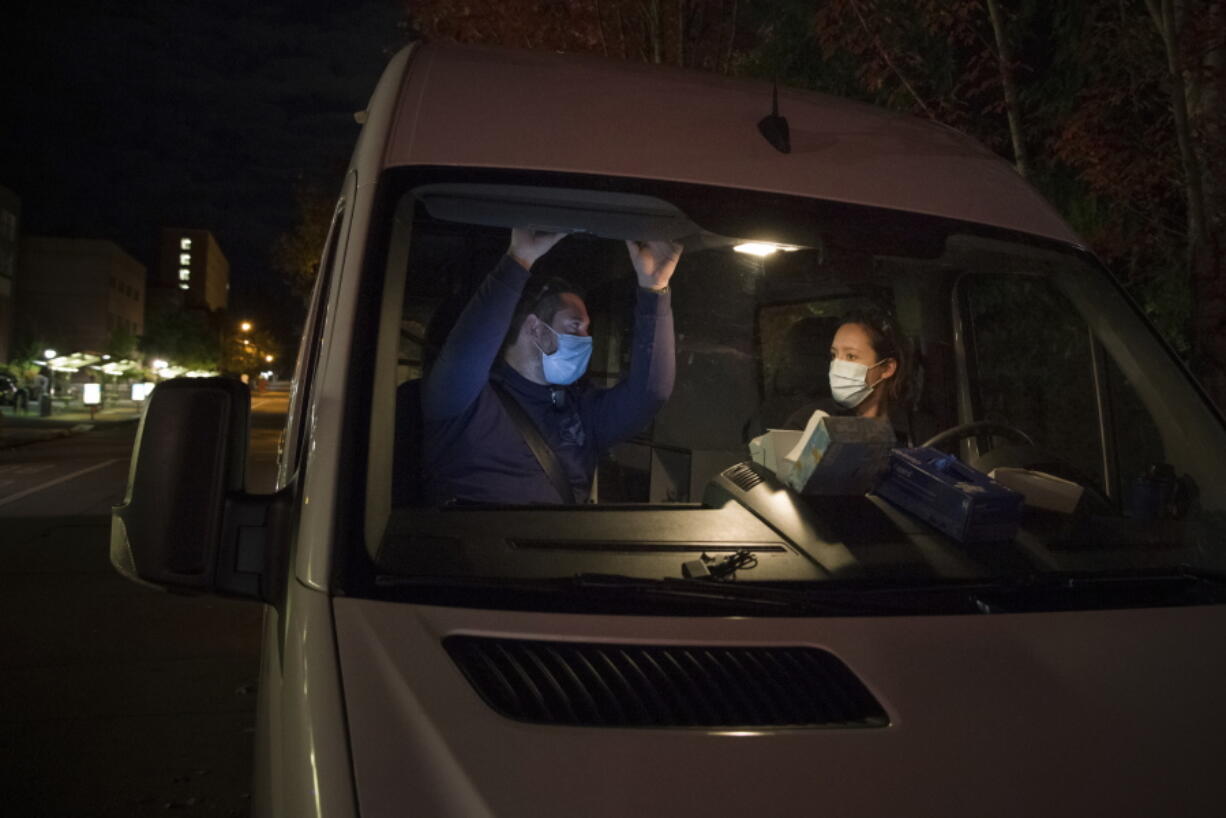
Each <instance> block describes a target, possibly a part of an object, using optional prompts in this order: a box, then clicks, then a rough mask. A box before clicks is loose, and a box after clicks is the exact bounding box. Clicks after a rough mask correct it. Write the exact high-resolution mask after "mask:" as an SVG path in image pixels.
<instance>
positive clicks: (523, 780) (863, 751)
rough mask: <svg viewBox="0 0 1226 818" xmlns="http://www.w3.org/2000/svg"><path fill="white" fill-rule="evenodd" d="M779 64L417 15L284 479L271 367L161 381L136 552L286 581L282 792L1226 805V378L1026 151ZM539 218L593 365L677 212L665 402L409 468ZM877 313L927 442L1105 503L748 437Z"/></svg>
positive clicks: (976, 463) (1181, 809) (791, 803)
mask: <svg viewBox="0 0 1226 818" xmlns="http://www.w3.org/2000/svg"><path fill="white" fill-rule="evenodd" d="M772 90H773V89H772V87H771V85H770V84H768V83H760V82H749V81H740V80H731V79H725V78H722V77H715V76H711V75H707V74H702V73H696V72H691V71H682V70H673V69H666V68H659V67H646V66H638V65H629V64H622V63H616V62H610V61H606V60H601V59H596V58H589V57H580V56H568V55H557V54H541V53H525V52H517V51H503V50H497V49H487V48H472V47H461V46H456V45H448V44H441V43H438V44H430V45H420V44H419V45H415V46H413V47H411V48H409V49H407V50H405V51H403V52H401V53H400V54H398V55H397V56H396V57H395V58H394V59H393V60H392V61H391V63H390V65H389V66H388V68H387V70H386V72H385V74H384V75H383V78H382V79H381V81H380V82H379V84H378V86H377V88H376V89H375V92H374V95H373V97H372V99H371V101H370V104H369V107H368V108H367V110H366V111H365V112H364V115H363V117H362V119H363V120H364V125H363V127H362V130H361V134H360V136H359V138H358V141H357V146H356V149H355V152H354V156H353V161H352V163H351V165H350V167H349V170H348V173H347V175H346V177H345V180H344V184H343V187H342V190H341V193H340V197H339V199H338V202H337V206H336V210H335V216H334V218H333V221H332V225H331V228H330V230H329V234H328V238H327V244H326V249H325V252H324V257H323V260H322V263H321V266H320V273H319V278H318V281H317V282H316V286H315V293H314V296H313V299H312V301H311V306H310V311H309V315H308V319H307V323H306V331H305V334H304V337H303V340H302V345H301V348H300V353H299V358H298V363H297V369H296V372H295V375H294V381H293V387H292V392H291V401H290V409H289V419H288V425H287V428H286V431H285V437H284V446H283V451H282V453H281V459H280V465H279V468H280V472H279V489H278V490H277V492H276V493H275V494H272V495H254V494H249V493H246V492H245V491H244V486H243V474H244V457H245V446H246V440H247V435H248V412H249V393H248V390H247V388H246V387H245V386H243V385H241V384H238V383H236V382H232V381H222V380H216V381H208V380H202V381H169V382H166V383H163V384H161V385H159V386H158V387H157V389H156V390H155V391H154V393H153V396H152V399H151V403H150V405H149V407H148V410H147V414H146V415H145V417H144V419H143V421H142V425H141V431H140V435H139V438H138V441H137V445H136V450H135V453H134V458H135V461H134V467H133V470H132V475H131V478H130V484H129V486H128V491H127V496H126V498H125V501H124V504H123V505H122V506H120V507H119V508H118V509H117V510H116V514H115V520H114V526H113V533H112V560H113V562H114V563H115V565H116V566H117V567H118V568H119V570H121V571H122V572H124V573H125V574H126V575H128V576H130V577H132V578H133V579H137V580H139V581H142V582H146V583H151V584H154V585H157V586H159V587H166V588H172V589H178V590H185V591H195V592H204V593H215V594H225V595H230V596H239V597H244V598H248V599H251V600H252V601H253V602H255V603H258V604H263V605H264V606H265V611H266V616H265V630H264V654H263V661H262V666H261V679H260V690H259V716H258V729H257V733H256V740H255V759H256V772H255V776H256V780H255V784H254V790H253V793H254V795H253V813H254V814H255V815H260V816H266V815H276V816H303V815H327V816H357V815H361V816H363V817H364V818H370V817H371V816H401V815H407V814H413V815H428V816H435V817H436V818H438V817H440V816H532V818H541V816H589V817H590V816H626V815H661V816H665V815H666V816H714V815H727V816H735V815H746V814H756V815H770V816H774V815H792V814H808V813H820V814H829V815H837V816H842V817H843V818H847V817H848V816H896V815H914V814H919V815H940V816H983V815H991V816H997V817H999V816H1034V815H1048V816H1050V815H1070V816H1071V815H1079V816H1080V815H1111V816H1154V815H1180V816H1198V815H1199V816H1210V815H1219V814H1221V810H1222V804H1223V803H1226V779H1224V778H1223V776H1222V775H1221V774H1220V769H1219V768H1220V766H1221V762H1222V759H1223V758H1226V704H1224V703H1223V697H1222V689H1223V687H1224V686H1226V651H1223V650H1222V634H1223V633H1226V605H1224V604H1223V602H1224V600H1226V523H1224V521H1226V457H1223V453H1224V452H1226V427H1224V426H1223V420H1222V417H1221V416H1220V415H1219V414H1217V412H1216V411H1215V409H1214V408H1213V407H1212V406H1211V404H1210V403H1209V402H1208V401H1207V400H1206V398H1205V396H1204V394H1203V393H1202V392H1201V390H1200V389H1199V387H1198V386H1197V385H1196V383H1195V382H1194V381H1193V380H1192V379H1191V378H1190V377H1189V375H1188V374H1187V372H1186V371H1185V369H1184V367H1183V366H1182V365H1181V364H1180V363H1179V361H1178V360H1177V359H1176V358H1175V356H1174V355H1173V354H1172V353H1171V351H1170V350H1169V349H1168V348H1167V347H1166V346H1165V345H1164V344H1163V342H1162V341H1161V340H1160V339H1159V338H1158V336H1157V335H1156V334H1155V332H1154V331H1153V329H1152V328H1151V327H1150V326H1149V325H1148V324H1147V323H1146V321H1145V319H1144V318H1143V317H1142V315H1141V314H1140V312H1139V311H1138V310H1137V309H1136V307H1135V305H1134V304H1133V303H1132V302H1131V301H1130V300H1129V299H1128V297H1127V296H1126V295H1125V294H1124V292H1123V291H1122V290H1121V288H1120V286H1119V285H1118V284H1117V283H1116V281H1115V280H1114V279H1113V278H1112V277H1111V276H1110V275H1109V274H1108V272H1107V271H1106V270H1105V269H1104V268H1103V266H1102V265H1101V264H1100V263H1099V262H1098V261H1097V260H1096V259H1095V258H1094V256H1093V255H1092V254H1091V252H1090V251H1089V249H1088V248H1087V246H1086V245H1085V243H1084V242H1083V241H1082V240H1081V239H1080V238H1079V237H1078V236H1077V235H1076V234H1075V233H1074V232H1073V231H1072V230H1071V229H1070V228H1069V227H1068V226H1067V225H1066V224H1065V223H1064V222H1063V221H1062V220H1061V218H1060V217H1059V216H1058V215H1057V213H1056V212H1055V211H1054V210H1053V208H1052V207H1051V206H1050V205H1049V204H1047V203H1046V202H1045V201H1044V200H1043V199H1042V198H1041V197H1040V196H1039V195H1038V194H1037V193H1036V192H1035V191H1034V190H1033V189H1031V188H1030V187H1029V186H1028V185H1027V184H1026V182H1025V181H1024V180H1023V179H1022V178H1020V177H1019V176H1018V175H1017V174H1016V173H1015V172H1014V171H1013V169H1012V168H1011V167H1010V166H1009V165H1008V164H1006V163H1005V162H1003V161H1001V160H1000V159H999V158H997V157H995V156H994V155H992V154H991V153H990V152H989V151H987V150H986V149H984V148H983V147H982V146H980V145H979V144H977V143H975V142H974V141H972V140H971V139H969V138H967V137H965V136H963V135H962V134H959V133H957V132H955V131H953V130H950V129H948V128H944V127H941V126H938V125H934V124H931V123H928V122H924V121H920V120H918V119H915V118H912V117H908V116H903V115H899V114H895V113H890V112H886V111H883V110H879V109H876V108H873V107H869V106H866V105H861V104H858V103H853V102H848V101H845V100H841V99H837V98H833V97H829V96H824V95H821V94H815V93H807V92H801V91H793V90H788V89H780V90H779V92H778V108H777V113H775V112H774V109H773V107H772ZM783 120H786V122H784V121H783ZM517 226H530V227H535V228H539V229H548V230H551V231H562V232H566V233H568V234H570V235H569V236H568V237H567V238H565V239H563V240H562V241H561V243H559V244H558V245H557V247H556V248H555V249H554V250H553V251H551V252H550V254H549V255H547V256H545V257H543V258H542V259H541V261H540V262H538V264H539V265H540V266H541V270H540V271H539V272H542V273H565V274H566V275H567V276H568V277H570V278H572V279H574V280H576V281H577V282H578V284H579V285H581V286H582V287H583V289H584V290H585V292H586V294H587V296H586V297H587V307H588V310H589V312H590V315H591V322H592V327H593V330H592V334H593V336H594V338H595V346H594V352H593V354H592V364H591V368H590V375H589V377H590V379H591V380H592V381H593V382H594V383H595V385H597V386H599V385H605V384H612V383H614V382H616V381H618V379H619V378H621V377H623V376H624V375H625V374H626V372H627V367H628V366H629V364H628V361H629V360H630V357H631V356H630V351H629V347H630V346H631V339H632V335H633V330H632V328H631V327H632V313H633V304H634V298H633V295H632V294H633V291H634V279H633V274H632V272H631V269H630V266H629V264H628V262H627V259H626V249H625V244H624V242H625V241H626V240H636V241H637V240H647V239H656V240H662V241H675V242H679V243H681V244H682V245H683V246H684V248H685V249H684V253H683V255H682V257H681V261H680V264H679V266H678V269H677V272H676V275H675V276H674V278H673V280H672V282H671V284H670V287H671V290H672V295H671V298H672V305H673V314H674V316H675V328H676V343H677V347H676V367H677V371H676V385H675V387H674V389H673V391H672V395H671V398H670V399H669V401H668V403H667V405H666V406H665V407H664V408H663V409H662V410H661V411H660V412H659V414H658V415H657V416H656V418H655V420H654V423H652V424H651V426H650V428H649V429H647V430H646V431H645V432H644V433H642V434H641V435H639V436H638V437H636V438H634V439H633V440H630V441H628V442H624V443H621V444H619V445H618V446H616V447H614V448H613V449H612V451H610V452H609V453H608V454H607V455H606V456H605V457H604V458H603V459H602V460H601V462H600V463H599V466H598V469H597V473H596V474H597V476H596V480H595V484H594V486H592V487H591V489H590V492H591V496H592V502H589V503H585V504H579V505H548V504H545V505H531V506H510V505H505V504H472V505H466V504H440V505H431V504H427V503H425V502H424V501H422V500H421V499H420V497H419V496H413V495H412V493H410V494H408V495H406V496H407V499H405V498H404V497H401V496H399V495H398V494H395V493H394V491H393V488H394V483H395V480H396V479H397V476H396V474H395V468H396V466H397V463H398V458H397V447H398V446H400V447H401V449H402V450H403V448H404V447H405V446H406V445H407V444H405V443H404V440H405V437H406V435H405V430H404V429H403V428H398V427H397V424H398V417H399V418H403V416H404V414H405V413H404V412H402V411H398V410H403V409H404V408H405V406H404V405H403V404H402V405H400V406H398V403H397V402H398V400H400V401H404V400H406V398H405V397H404V396H405V395H406V394H408V393H409V390H407V389H406V384H411V383H413V382H415V381H416V380H418V379H420V378H421V377H422V376H423V374H426V373H428V371H429V366H430V365H431V359H432V357H433V356H434V355H435V354H437V349H438V347H437V344H438V342H439V340H440V339H445V338H447V337H448V332H449V328H450V326H451V324H452V323H453V322H454V320H455V318H454V316H455V315H456V314H457V312H458V311H459V310H458V307H459V306H462V304H463V303H464V302H465V301H466V300H467V299H468V298H469V297H470V296H471V293H472V292H473V291H474V289H476V287H477V286H478V283H479V282H480V281H481V280H482V279H483V278H484V277H485V275H486V273H487V272H488V271H489V270H490V269H491V268H492V267H493V266H494V265H495V264H497V263H498V262H499V259H500V258H501V257H502V255H503V253H504V252H505V251H506V248H507V242H508V235H509V231H510V229H511V228H514V227H517ZM738 248H740V249H739V250H738ZM746 249H754V250H756V251H758V254H756V255H755V254H749V253H746V252H744V250H746ZM534 272H537V270H534ZM865 309H873V310H877V311H879V312H881V313H884V314H886V315H888V316H889V317H890V319H891V320H892V322H893V323H894V325H895V329H896V331H897V333H898V334H899V335H900V337H901V338H902V339H903V341H902V343H903V346H902V347H901V348H900V349H899V350H897V351H896V353H895V354H896V355H897V356H898V357H900V358H901V357H902V356H904V355H905V356H907V357H908V359H909V364H910V373H911V374H910V383H909V386H910V387H911V389H910V390H909V392H910V393H911V394H910V397H909V398H907V400H906V401H900V402H899V403H898V404H897V409H896V413H897V414H896V415H895V414H893V413H892V414H891V421H892V422H894V424H895V426H896V429H897V434H898V436H899V437H900V439H901V442H902V443H904V444H906V445H907V446H909V447H919V446H920V444H924V443H929V444H931V445H932V446H937V447H943V450H944V451H945V452H947V453H948V454H954V455H957V457H958V462H959V463H961V464H962V465H963V466H966V467H974V468H975V469H977V471H978V472H980V473H986V472H992V471H997V470H1000V469H1012V470H1014V471H1015V472H1017V473H1021V474H1023V475H1025V476H1030V477H1034V478H1035V479H1043V480H1046V479H1048V477H1047V476H1048V475H1052V476H1054V478H1059V479H1060V480H1061V481H1063V482H1062V483H1060V485H1069V486H1072V487H1073V488H1072V489H1071V491H1073V492H1075V494H1076V495H1077V496H1078V497H1079V498H1080V499H1079V500H1078V501H1077V503H1076V506H1075V508H1073V509H1072V510H1071V511H1070V510H1068V509H1066V510H1064V511H1056V510H1052V509H1050V508H1046V507H1043V506H1041V505H1036V504H1033V503H1032V504H1031V505H1029V506H1027V507H1026V508H1025V509H1024V510H1023V513H1022V516H1021V518H1020V528H1019V529H1018V530H1017V533H1016V534H1015V535H1014V536H1012V537H1011V538H1009V539H1007V540H1004V541H996V542H964V541H961V540H960V539H959V538H957V537H955V536H951V535H950V534H949V533H947V532H945V531H943V530H942V529H941V528H940V527H938V526H935V525H933V524H931V523H930V522H928V521H927V520H926V519H925V518H924V517H923V516H922V515H920V514H917V513H915V512H914V511H908V510H904V508H903V507H901V506H899V505H897V504H895V503H892V502H890V501H887V500H886V499H884V498H883V497H882V496H881V495H880V494H879V493H877V492H873V491H870V492H868V493H862V494H858V495H849V496H829V495H827V496H811V495H808V494H805V493H802V492H798V491H796V490H795V488H794V487H793V486H791V485H790V484H788V483H787V482H786V481H784V480H782V479H780V475H779V474H777V473H775V472H773V471H772V470H770V469H768V468H766V467H765V466H764V465H762V464H760V463H757V462H754V461H753V460H751V458H750V452H749V448H748V445H749V442H750V441H751V440H752V439H754V438H755V437H757V436H758V435H759V434H761V433H763V432H765V431H766V430H767V429H770V428H775V427H778V426H780V425H784V424H786V422H787V419H788V418H789V417H791V416H792V415H793V414H794V413H795V412H796V411H797V410H803V409H804V408H805V407H807V406H809V405H810V404H811V403H812V402H814V401H816V402H819V403H820V402H821V401H823V400H826V399H828V398H829V397H830V395H829V393H828V392H829V385H828V371H827V370H828V359H829V350H828V347H829V345H830V343H831V342H830V340H828V337H829V336H833V334H834V332H835V331H836V330H837V329H838V328H839V326H840V325H841V322H842V320H843V318H844V317H845V316H847V315H850V314H853V313H858V312H861V311H863V310H865ZM400 422H401V423H403V419H402V420H401V421H400ZM998 473H999V472H998ZM1054 478H1053V479H1054ZM424 479H426V480H429V479H431V478H430V475H429V474H426V475H425V478H424ZM976 479H978V478H976ZM967 484H968V485H972V486H973V485H974V481H968V482H967ZM958 490H959V491H962V492H963V493H964V495H965V496H967V497H968V498H969V497H970V496H971V494H972V493H973V492H972V489H969V488H966V487H965V486H964V487H962V488H960V489H958ZM1155 498H1157V499H1156V500H1155ZM919 502H920V505H923V504H924V503H925V502H928V503H929V504H930V505H931V503H932V502H933V501H925V500H923V499H922V498H921V500H920V501H919ZM967 502H968V503H969V502H970V500H969V499H968V500H967ZM687 564H688V565H689V566H690V569H687V568H686V566H687ZM700 564H701V565H702V566H708V567H711V566H713V567H715V568H718V569H720V570H719V571H716V572H715V573H717V574H718V573H723V574H724V575H725V578H724V579H714V578H709V579H693V578H688V579H687V578H686V575H687V574H688V575H689V576H691V577H693V576H695V575H696V574H697V573H701V571H699V570H696V566H698V565H700ZM725 569H726V570H725Z"/></svg>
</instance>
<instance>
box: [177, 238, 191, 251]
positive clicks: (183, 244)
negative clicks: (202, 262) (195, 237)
mask: <svg viewBox="0 0 1226 818" xmlns="http://www.w3.org/2000/svg"><path fill="white" fill-rule="evenodd" d="M179 249H180V250H190V249H192V240H191V239H189V238H186V237H184V238H181V239H179Z"/></svg>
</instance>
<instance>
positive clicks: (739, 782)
mask: <svg viewBox="0 0 1226 818" xmlns="http://www.w3.org/2000/svg"><path fill="white" fill-rule="evenodd" d="M334 612H335V624H336V631H337V642H338V645H339V651H340V661H341V673H342V681H343V687H344V691H345V699H346V708H347V715H348V720H349V730H350V742H351V744H350V749H351V752H352V759H353V766H354V774H355V779H356V786H357V798H358V806H359V808H360V814H361V815H362V816H363V817H364V818H382V816H403V815H407V814H413V815H429V816H436V817H437V818H445V817H446V816H465V818H474V816H500V818H501V817H503V816H506V817H510V816H524V818H527V817H528V816H531V817H532V818H542V816H567V818H574V816H627V815H667V816H670V818H673V816H689V815H693V816H700V815H701V816H712V815H751V814H756V815H767V816H774V815H786V814H796V813H798V812H800V811H802V810H803V811H804V812H806V813H808V812H812V813H817V814H827V815H832V816H840V818H848V817H850V816H896V815H940V816H958V815H967V816H972V815H973V816H977V818H978V817H979V816H983V815H993V816H1013V815H1016V816H1034V815H1113V816H1125V815H1136V816H1153V815H1181V816H1197V815H1205V816H1209V815H1215V816H1216V815H1220V814H1221V808H1222V804H1223V803H1226V777H1223V776H1222V775H1221V769H1220V767H1221V760H1222V759H1223V758H1226V703H1224V699H1223V694H1222V691H1223V689H1226V651H1223V650H1222V649H1221V648H1222V634H1223V633H1224V632H1226V606H1198V607H1183V608H1157V609H1132V610H1121V611H1095V612H1062V613H1028V614H1000V615H965V616H912V617H864V618H858V617H836V618H803V619H802V618H796V619H765V618H762V619H759V618H681V617H638V616H634V617H631V616H590V615H574V614H553V613H551V614H536V613H522V612H508V611H486V610H473V609H465V608H445V607H426V606H418V605H411V604H402V603H392V602H381V601H370V600H360V599H352V598H337V599H336V600H335V601H334ZM457 634H465V635H477V636H486V637H498V638H505V639H532V640H562V641H568V642H577V643H586V644H592V643H606V644H607V643H624V644H633V645H642V644H653V645H705V646H740V647H745V646H788V647H795V646H799V647H813V648H818V649H821V650H825V651H828V652H829V653H831V654H833V655H834V656H836V657H838V658H839V659H841V660H842V662H844V663H845V664H846V665H847V666H848V668H850V669H851V671H852V672H853V673H854V674H855V675H856V676H858V677H859V679H860V680H861V681H862V682H863V683H864V685H865V686H866V687H867V688H868V690H869V691H870V692H871V693H872V695H873V696H874V697H876V699H877V700H878V702H880V704H881V706H882V708H883V709H884V710H885V711H886V713H887V715H888V719H889V725H888V726H885V727H880V728H875V729H864V728H860V729H853V728H828V727H827V728H783V729H777V728H770V729H744V730H735V729H701V728H681V729H659V728H602V727H575V726H556V725H541V724H531V723H525V722H519V721H514V720H512V719H509V718H507V717H504V716H502V715H500V714H499V713H497V712H495V710H494V709H492V708H491V707H490V706H489V705H488V704H486V702H485V701H484V700H483V699H482V697H481V696H480V695H479V694H478V693H477V691H476V690H475V689H474V688H473V686H472V685H471V684H470V683H469V681H468V679H467V678H466V677H465V675H464V674H463V673H462V672H461V670H460V669H459V667H458V666H457V665H456V664H455V662H454V661H453V660H452V658H451V656H450V655H449V654H448V653H447V651H446V650H445V649H444V647H443V644H442V642H443V639H445V638H446V637H448V636H452V635H457Z"/></svg>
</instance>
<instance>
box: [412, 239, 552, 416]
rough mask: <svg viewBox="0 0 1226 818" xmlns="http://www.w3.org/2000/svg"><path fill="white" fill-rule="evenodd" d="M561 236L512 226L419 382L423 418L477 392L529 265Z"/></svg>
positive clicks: (454, 407) (465, 402)
mask: <svg viewBox="0 0 1226 818" xmlns="http://www.w3.org/2000/svg"><path fill="white" fill-rule="evenodd" d="M562 235H563V234H561V233H542V232H539V231H535V230H529V229H525V228H518V227H517V228H514V229H512V230H511V244H510V246H509V247H508V248H507V254H506V255H505V256H503V257H502V259H501V260H500V261H499V262H498V265H497V266H496V267H495V268H494V269H493V270H492V271H491V272H490V274H489V275H487V276H486V277H485V280H484V281H482V282H481V285H480V286H479V287H478V288H477V291H476V292H475V293H474V294H473V297H472V298H471V299H469V302H468V304H467V305H466V306H465V307H464V311H463V312H462V313H460V317H459V318H458V319H457V320H456V323H455V326H454V327H452V328H451V332H450V333H449V334H448V335H447V340H446V342H444V344H443V348H442V350H441V351H440V352H439V356H438V359H437V360H436V361H435V362H434V366H433V367H432V368H431V369H430V374H429V375H428V376H427V377H426V379H425V381H424V383H423V384H422V396H421V405H422V414H423V416H424V417H425V419H426V420H444V419H446V418H450V417H455V416H457V415H459V414H461V413H462V412H464V410H465V409H467V408H468V407H469V406H471V405H472V404H473V402H474V401H475V400H476V399H477V396H478V395H480V394H481V390H482V389H483V388H484V387H485V384H486V383H487V382H488V381H489V378H490V368H491V367H492V366H493V365H494V361H495V359H497V357H498V351H499V350H500V349H501V348H502V342H503V339H504V338H506V334H507V330H508V329H509V328H510V326H511V319H512V317H513V316H514V314H515V305H516V304H518V303H519V297H520V295H521V294H522V292H523V289H524V284H525V282H527V280H528V275H529V270H530V269H531V268H532V265H533V264H534V263H536V260H537V259H538V258H540V257H541V256H543V255H544V254H545V253H547V252H548V251H549V250H550V248H552V247H553V246H554V245H555V244H557V243H558V240H559V239H561V238H562Z"/></svg>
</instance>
